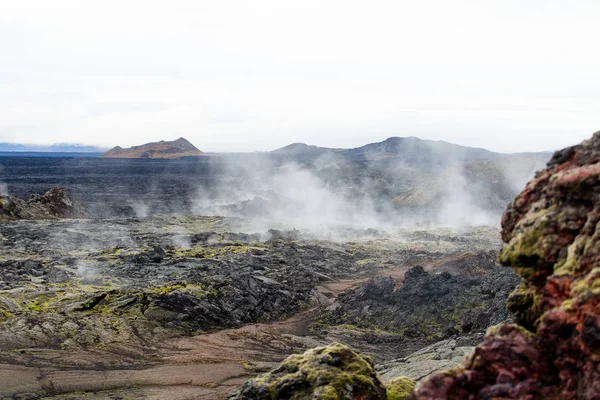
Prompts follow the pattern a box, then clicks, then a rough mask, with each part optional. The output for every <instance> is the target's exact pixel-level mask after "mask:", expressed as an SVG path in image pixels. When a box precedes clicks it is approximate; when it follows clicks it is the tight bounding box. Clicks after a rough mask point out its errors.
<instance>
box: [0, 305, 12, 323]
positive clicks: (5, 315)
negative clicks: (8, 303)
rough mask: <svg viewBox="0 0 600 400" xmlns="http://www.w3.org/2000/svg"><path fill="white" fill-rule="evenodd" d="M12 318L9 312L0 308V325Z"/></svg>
mask: <svg viewBox="0 0 600 400" xmlns="http://www.w3.org/2000/svg"><path fill="white" fill-rule="evenodd" d="M12 316H13V314H12V313H11V312H10V311H8V310H4V309H2V308H0V323H2V322H4V321H6V320H8V319H9V318H10V317H12Z"/></svg>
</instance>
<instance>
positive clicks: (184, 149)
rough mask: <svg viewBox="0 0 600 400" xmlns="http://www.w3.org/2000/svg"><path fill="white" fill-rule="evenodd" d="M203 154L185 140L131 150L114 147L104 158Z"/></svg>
mask: <svg viewBox="0 0 600 400" xmlns="http://www.w3.org/2000/svg"><path fill="white" fill-rule="evenodd" d="M202 155H204V153H203V152H201V151H200V150H198V149H197V148H196V147H195V146H194V145H193V144H191V143H190V142H189V141H187V140H186V139H184V138H179V139H177V140H174V141H171V142H165V141H164V140H161V141H160V142H153V143H146V144H143V145H141V146H133V147H129V148H126V149H124V148H122V147H119V146H117V147H113V148H112V149H110V150H109V151H107V152H106V153H104V154H103V155H102V157H103V158H161V159H176V158H182V157H190V156H202Z"/></svg>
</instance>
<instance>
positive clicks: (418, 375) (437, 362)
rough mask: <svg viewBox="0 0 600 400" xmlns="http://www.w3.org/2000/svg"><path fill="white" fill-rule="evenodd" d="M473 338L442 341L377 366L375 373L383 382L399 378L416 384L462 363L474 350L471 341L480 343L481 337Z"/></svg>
mask: <svg viewBox="0 0 600 400" xmlns="http://www.w3.org/2000/svg"><path fill="white" fill-rule="evenodd" d="M473 336H474V337H472V338H471V337H464V338H461V339H447V340H442V341H440V342H437V343H434V344H432V345H429V346H427V347H424V348H422V349H420V350H418V351H416V352H414V353H412V354H410V355H409V356H407V357H404V358H400V359H397V360H392V361H390V362H387V363H385V364H381V365H377V366H376V367H377V372H378V373H379V376H380V377H381V380H383V381H384V382H388V381H391V380H395V379H399V378H401V377H406V378H410V379H414V380H415V381H417V382H418V381H420V380H422V379H425V378H427V377H429V376H431V375H433V374H435V373H439V372H442V371H447V370H449V369H452V368H454V367H456V366H457V365H459V364H460V363H461V362H463V361H464V360H465V358H466V357H467V356H470V355H471V353H472V352H473V350H474V349H475V347H474V346H472V345H471V343H472V342H471V341H472V340H475V339H477V338H478V339H479V340H478V341H477V342H480V341H481V339H482V337H483V335H473Z"/></svg>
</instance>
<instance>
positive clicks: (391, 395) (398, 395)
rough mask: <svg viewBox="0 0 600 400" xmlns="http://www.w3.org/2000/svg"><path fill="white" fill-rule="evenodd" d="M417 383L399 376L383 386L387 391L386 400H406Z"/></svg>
mask: <svg viewBox="0 0 600 400" xmlns="http://www.w3.org/2000/svg"><path fill="white" fill-rule="evenodd" d="M416 385H417V382H415V381H414V380H412V379H410V378H407V377H405V376H401V377H399V378H396V379H394V380H391V381H389V382H387V383H386V384H385V388H386V390H387V400H406V399H408V398H409V396H410V394H411V393H412V391H413V390H414V388H415V386H416Z"/></svg>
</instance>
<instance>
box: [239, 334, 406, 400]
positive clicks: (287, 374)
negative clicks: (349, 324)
mask: <svg viewBox="0 0 600 400" xmlns="http://www.w3.org/2000/svg"><path fill="white" fill-rule="evenodd" d="M397 386H399V387H398V388H396V392H398V393H401V390H402V389H406V387H407V385H406V384H405V385H401V384H400V382H398V385H397ZM385 398H386V389H385V387H384V386H383V384H382V383H381V382H380V381H379V378H378V377H377V374H376V372H375V369H374V368H373V362H372V361H371V359H370V358H369V357H368V356H364V355H361V354H359V353H356V352H354V351H353V350H352V349H351V348H349V347H348V346H344V345H341V344H338V343H334V344H332V345H329V346H327V347H317V348H315V349H312V350H309V351H307V352H306V353H304V354H301V355H293V356H290V357H288V358H287V359H286V360H285V361H283V363H281V365H280V366H279V367H278V368H277V369H275V370H273V371H271V372H269V373H268V374H266V375H264V376H262V377H260V378H257V379H252V380H250V381H247V382H246V383H245V384H244V385H243V386H242V387H241V388H240V389H239V390H238V391H237V392H236V393H235V394H233V395H232V396H231V397H230V400H270V399H296V400H304V399H305V400H309V399H310V400H336V399H340V400H341V399H363V400H379V399H385ZM395 398H396V399H401V398H402V397H400V396H397V397H395Z"/></svg>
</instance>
